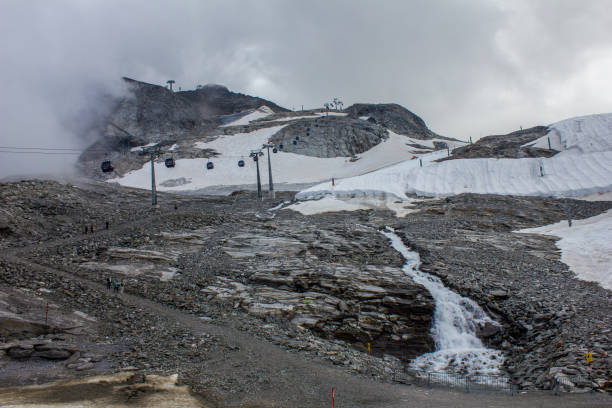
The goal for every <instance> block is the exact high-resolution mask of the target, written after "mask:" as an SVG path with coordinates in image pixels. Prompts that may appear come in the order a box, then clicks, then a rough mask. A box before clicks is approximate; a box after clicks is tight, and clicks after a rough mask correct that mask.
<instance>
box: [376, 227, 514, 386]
mask: <svg viewBox="0 0 612 408" xmlns="http://www.w3.org/2000/svg"><path fill="white" fill-rule="evenodd" d="M381 233H382V234H383V235H385V236H386V237H387V238H389V239H390V240H391V246H393V248H395V249H396V250H397V251H398V252H399V253H401V254H402V255H403V256H404V258H405V259H406V263H405V264H404V266H403V267H402V270H403V271H404V273H406V275H408V276H410V277H411V278H412V279H413V280H414V281H415V282H416V283H419V284H421V285H423V286H425V288H426V289H427V290H428V291H429V293H431V296H432V297H433V299H434V302H435V312H434V324H433V327H432V329H431V332H432V335H433V338H434V341H435V343H436V351H434V352H432V353H427V354H423V355H421V356H419V357H417V358H416V359H414V360H413V362H412V363H411V367H412V368H414V369H418V370H425V371H444V372H452V373H460V374H470V375H472V374H500V372H501V371H500V367H501V364H502V362H503V355H502V353H501V352H500V351H497V350H493V349H489V348H486V347H485V346H484V345H483V344H482V342H481V341H480V339H479V338H478V337H477V336H476V332H477V330H478V328H479V327H483V326H484V325H485V324H493V325H498V323H497V322H495V321H493V320H492V319H491V318H489V317H488V316H487V315H486V313H485V312H484V311H483V310H482V308H481V307H480V306H479V305H478V304H477V303H476V302H474V301H473V300H471V299H468V298H466V297H463V296H460V295H458V294H457V293H455V292H453V291H451V290H450V289H448V288H447V287H445V286H444V284H443V283H442V281H441V280H440V279H439V278H438V277H437V276H433V275H430V274H427V273H425V272H422V271H419V270H418V266H419V263H420V260H419V254H418V253H416V252H413V251H410V250H409V249H408V248H407V247H406V246H405V245H404V243H403V242H402V240H401V238H400V237H399V236H397V235H396V234H395V233H394V232H393V229H391V228H389V227H387V231H381Z"/></svg>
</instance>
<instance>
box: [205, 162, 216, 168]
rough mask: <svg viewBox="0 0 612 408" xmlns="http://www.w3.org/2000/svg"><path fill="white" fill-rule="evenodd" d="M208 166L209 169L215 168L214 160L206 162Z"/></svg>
mask: <svg viewBox="0 0 612 408" xmlns="http://www.w3.org/2000/svg"><path fill="white" fill-rule="evenodd" d="M206 168H207V169H208V170H212V169H214V168H215V165H214V164H213V162H211V161H209V162H208V163H206Z"/></svg>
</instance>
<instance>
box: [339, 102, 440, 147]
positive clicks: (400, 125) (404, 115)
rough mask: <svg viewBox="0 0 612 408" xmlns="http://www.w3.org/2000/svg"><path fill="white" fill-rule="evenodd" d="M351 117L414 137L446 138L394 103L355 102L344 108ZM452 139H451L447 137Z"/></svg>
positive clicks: (427, 138)
mask: <svg viewBox="0 0 612 408" xmlns="http://www.w3.org/2000/svg"><path fill="white" fill-rule="evenodd" d="M344 112H347V113H348V114H349V116H351V117H353V118H363V117H368V119H367V120H368V121H369V122H370V123H373V124H378V125H381V126H384V127H386V128H387V129H389V130H392V131H393V132H395V133H398V134H402V135H406V136H410V137H412V138H414V139H420V140H429V139H434V138H435V139H448V138H445V137H443V136H440V135H438V134H436V133H434V132H432V131H431V130H429V129H428V128H427V125H426V124H425V121H423V119H421V118H420V117H419V116H417V115H415V114H414V113H412V112H410V111H409V110H408V109H406V108H404V107H403V106H400V105H398V104H395V103H380V104H373V103H356V104H354V105H351V106H349V107H348V108H346V109H345V110H344ZM449 140H452V139H449Z"/></svg>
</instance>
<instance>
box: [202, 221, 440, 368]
mask: <svg viewBox="0 0 612 408" xmlns="http://www.w3.org/2000/svg"><path fill="white" fill-rule="evenodd" d="M304 238H305V237H304ZM326 238H327V241H329V239H330V238H331V236H329V235H328V236H327V237H326ZM334 238H335V239H338V237H337V236H336V237H334ZM350 246H351V244H347V243H346V242H344V243H340V242H336V243H335V245H333V244H331V242H321V241H318V242H313V243H308V242H304V241H302V240H300V239H295V238H272V237H266V236H262V235H258V234H251V233H248V234H238V235H236V236H234V237H232V238H231V239H228V240H227V241H226V242H225V244H224V246H223V250H224V251H225V252H226V253H227V254H228V255H229V256H231V257H232V258H234V259H235V260H238V261H242V262H243V265H244V268H245V272H244V273H240V274H238V275H237V276H234V277H218V278H217V279H216V281H215V282H214V284H213V285H209V286H208V287H206V288H205V289H203V290H202V293H203V294H206V295H207V296H208V298H209V299H211V300H212V299H217V300H220V301H223V302H231V303H233V305H234V307H239V308H241V309H243V310H245V311H246V312H248V313H250V314H252V315H255V316H258V317H261V318H268V317H270V318H272V317H273V318H281V319H285V320H288V321H291V322H292V323H294V324H295V325H297V326H300V327H303V328H305V329H309V330H311V331H312V332H313V333H314V334H316V335H318V336H320V337H324V338H336V339H342V340H345V341H348V342H349V343H353V344H355V345H356V346H357V347H359V348H361V349H363V348H364V347H365V346H366V344H367V343H368V342H369V343H371V347H372V352H373V353H374V354H377V355H382V354H391V355H394V356H396V357H399V358H401V359H403V360H408V359H411V358H414V357H415V356H417V355H420V354H422V353H425V352H429V351H433V349H434V343H433V339H432V337H431V334H430V332H429V330H430V327H431V325H432V322H433V312H434V302H433V299H432V297H431V295H430V294H429V292H427V290H426V289H425V288H424V287H423V286H421V285H418V284H416V283H414V282H413V281H412V279H411V278H409V277H407V276H406V275H405V274H404V273H403V271H402V270H401V269H400V268H399V267H394V266H382V265H368V264H365V265H350V264H347V263H344V264H340V263H334V262H321V260H320V259H318V257H317V256H316V255H315V254H316V253H319V255H323V254H327V255H329V254H328V252H329V251H338V252H339V253H338V254H337V255H340V253H342V254H343V255H344V257H350V252H351V248H350ZM261 256H265V257H271V259H269V260H268V261H267V262H266V263H265V264H262V263H261V262H256V263H253V262H252V261H253V259H254V258H256V257H261ZM323 256H326V255H323Z"/></svg>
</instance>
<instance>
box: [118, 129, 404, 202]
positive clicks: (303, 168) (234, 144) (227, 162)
mask: <svg viewBox="0 0 612 408" xmlns="http://www.w3.org/2000/svg"><path fill="white" fill-rule="evenodd" d="M284 126H286V125H280V126H273V127H269V128H264V129H259V130H256V131H254V132H250V133H238V134H234V135H227V136H220V137H219V138H218V139H216V140H214V141H212V142H208V143H204V142H197V143H195V144H194V147H195V148H200V149H214V150H215V151H217V152H218V153H220V156H219V157H215V158H211V159H210V160H211V161H212V162H213V163H214V166H215V167H214V169H213V170H206V169H205V166H206V162H207V159H201V158H200V159H178V160H176V167H174V168H166V167H165V166H164V164H163V163H155V178H156V181H157V185H158V189H159V190H160V191H186V190H196V189H201V188H206V187H212V186H231V185H245V184H255V182H256V170H255V165H256V164H255V162H254V161H253V159H252V158H250V157H249V153H250V151H251V150H259V149H260V148H261V146H262V145H263V144H264V143H267V141H268V140H269V139H270V137H271V136H272V135H274V134H275V133H276V132H278V131H279V130H280V129H282V128H283V127H284ZM405 139H406V138H405V137H403V136H400V135H397V134H395V133H393V132H390V137H389V138H388V139H387V140H385V141H383V142H381V143H379V144H378V145H376V146H374V147H373V148H372V149H370V150H368V151H367V152H365V153H363V154H361V155H359V157H360V158H359V160H357V161H354V162H351V161H350V160H349V158H348V157H335V158H318V157H310V156H303V155H298V154H294V153H287V152H283V151H279V152H278V153H277V154H272V155H271V161H272V173H273V174H272V175H273V182H274V183H289V184H295V183H317V182H321V181H322V180H328V182H327V183H328V184H329V185H330V186H331V179H332V178H341V177H352V176H355V175H358V174H363V173H367V172H371V171H374V170H377V169H380V168H381V167H384V166H388V165H390V164H393V163H398V162H402V161H404V160H406V158H410V157H413V154H412V153H411V148H410V146H407V145H406V142H405ZM265 153H266V151H264V156H262V157H260V158H259V160H260V161H259V170H260V177H261V182H262V184H263V185H265V186H267V184H268V158H267V157H266V156H265ZM240 159H243V160H244V162H245V166H244V167H238V164H237V163H238V160H240ZM180 178H185V179H186V180H187V181H188V184H182V185H176V186H173V187H165V186H164V183H165V182H166V181H169V180H176V179H180ZM112 181H116V182H119V184H121V185H124V186H130V187H137V188H145V189H146V188H150V183H151V172H150V165H149V164H148V163H147V164H146V165H144V166H143V167H142V168H141V169H138V170H134V171H131V172H129V173H127V174H125V175H124V176H123V177H120V178H118V179H112Z"/></svg>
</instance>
